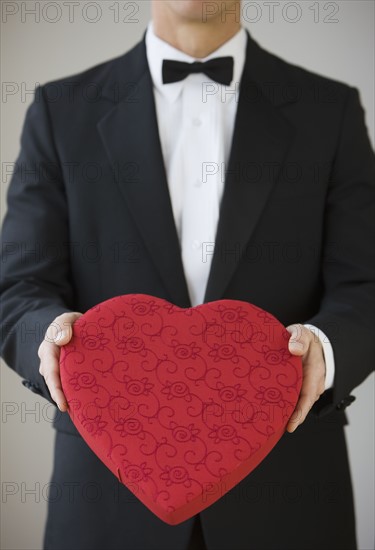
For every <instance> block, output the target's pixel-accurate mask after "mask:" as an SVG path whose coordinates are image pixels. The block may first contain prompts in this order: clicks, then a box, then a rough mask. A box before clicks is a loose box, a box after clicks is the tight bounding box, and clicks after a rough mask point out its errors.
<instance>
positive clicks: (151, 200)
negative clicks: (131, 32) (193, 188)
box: [98, 40, 190, 307]
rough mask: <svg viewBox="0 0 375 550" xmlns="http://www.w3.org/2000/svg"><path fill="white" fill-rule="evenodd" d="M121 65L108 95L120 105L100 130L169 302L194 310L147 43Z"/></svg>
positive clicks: (111, 111)
mask: <svg viewBox="0 0 375 550" xmlns="http://www.w3.org/2000/svg"><path fill="white" fill-rule="evenodd" d="M117 63H118V65H117V66H116V67H115V71H116V70H117V71H118V72H117V78H116V77H114V75H112V76H113V78H112V81H111V82H109V83H108V84H107V86H106V88H105V89H104V91H103V93H104V95H107V96H108V97H112V99H113V98H114V97H115V96H117V98H116V99H118V101H117V103H116V105H115V106H114V107H112V108H111V110H110V111H109V112H107V114H106V115H105V116H104V117H103V118H102V119H101V120H100V121H99V123H98V130H99V133H100V135H101V137H102V140H103V143H104V146H105V149H106V151H107V154H108V157H109V159H110V161H111V164H112V167H113V170H114V173H115V174H116V179H117V181H118V184H119V186H120V189H121V192H122V194H123V196H124V198H125V200H126V202H127V205H128V207H129V210H130V212H131V213H132V215H133V216H134V221H135V223H136V224H137V227H138V230H139V232H140V234H141V236H142V239H143V241H144V243H145V246H146V248H147V249H148V252H149V254H150V255H151V257H152V259H153V261H154V264H155V266H156V268H157V270H158V272H159V275H160V277H161V279H162V280H163V282H164V285H165V287H166V289H167V291H168V294H169V295H170V298H169V299H170V301H171V302H172V303H174V304H176V305H179V306H180V307H189V306H190V299H189V294H188V288H187V284H186V280H185V275H184V270H183V264H182V258H181V250H180V244H179V240H178V235H177V231H176V226H175V222H174V217H173V210H172V205H171V201H170V195H169V189H168V183H167V178H166V173H165V168H164V162H163V156H162V150H161V144H160V139H159V132H158V126H157V118H156V110H155V104H154V96H153V86H152V80H151V76H150V73H149V70H148V65H147V58H146V50H145V43H144V40H143V41H142V42H140V43H139V44H138V45H137V46H136V47H135V48H133V50H131V51H130V52H129V53H128V54H126V55H125V56H123V58H120V59H119V60H117ZM115 74H116V73H115ZM125 75H126V81H125V80H124V79H125ZM114 80H115V81H114Z"/></svg>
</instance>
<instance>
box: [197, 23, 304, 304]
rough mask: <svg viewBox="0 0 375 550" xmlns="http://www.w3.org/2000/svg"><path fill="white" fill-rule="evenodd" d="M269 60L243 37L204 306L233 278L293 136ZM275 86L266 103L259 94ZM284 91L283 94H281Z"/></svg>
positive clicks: (221, 293) (274, 68)
mask: <svg viewBox="0 0 375 550" xmlns="http://www.w3.org/2000/svg"><path fill="white" fill-rule="evenodd" d="M271 59H275V58H273V57H272V56H270V55H269V54H268V53H267V52H265V51H264V50H262V49H261V48H260V47H259V46H258V45H257V43H256V42H254V41H253V40H252V38H250V36H249V34H248V45H247V52H246V61H245V66H244V70H243V74H242V78H241V86H240V93H239V99H238V106H237V113H236V120H235V126H234V134H233V140H232V147H231V153H230V157H229V162H228V167H227V168H228V170H227V173H226V178H225V187H224V192H223V197H222V201H221V206H220V216H219V222H218V227H217V233H216V239H215V249H214V254H213V257H212V263H211V270H210V274H209V279H208V283H207V287H206V293H205V298H204V301H205V302H210V301H213V300H218V299H220V298H222V297H223V296H224V293H225V289H226V287H227V285H228V284H229V282H230V279H231V277H232V276H233V274H234V272H235V270H236V268H237V266H238V263H239V261H240V257H241V253H242V252H244V249H245V247H246V245H247V243H248V241H249V239H250V237H251V235H252V233H253V231H254V229H255V226H256V224H257V222H258V220H259V218H260V216H261V214H262V211H263V209H264V207H265V205H266V202H267V200H268V199H269V197H270V194H271V191H272V188H273V187H274V185H275V182H276V181H277V177H278V175H279V172H280V168H281V165H282V162H283V159H284V157H285V154H286V151H287V149H288V146H289V144H290V141H291V136H292V134H293V132H292V129H291V128H290V126H289V123H288V122H286V120H285V119H284V118H283V117H282V115H281V114H280V112H279V110H278V108H277V107H278V105H280V103H282V102H284V101H285V100H284V98H283V95H282V93H280V92H282V91H283V82H284V80H285V75H282V74H280V73H279V72H278V71H280V69H279V68H278V66H277V65H275V66H268V65H270V60H271ZM275 82H276V83H277V84H278V87H276V88H274V89H273V91H274V92H275V91H276V92H277V93H274V94H273V96H272V100H271V99H269V98H267V95H266V93H265V91H264V90H265V89H267V86H269V84H270V83H275ZM284 92H285V89H284Z"/></svg>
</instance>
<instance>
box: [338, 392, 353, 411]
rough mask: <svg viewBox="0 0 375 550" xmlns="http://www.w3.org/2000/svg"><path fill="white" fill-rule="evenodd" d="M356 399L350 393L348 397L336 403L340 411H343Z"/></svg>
mask: <svg viewBox="0 0 375 550" xmlns="http://www.w3.org/2000/svg"><path fill="white" fill-rule="evenodd" d="M355 399H356V398H355V396H354V395H348V396H347V397H344V399H342V400H341V401H340V403H338V404H337V405H336V409H337V410H338V411H343V410H344V409H346V407H348V406H349V405H350V404H351V403H353V401H355Z"/></svg>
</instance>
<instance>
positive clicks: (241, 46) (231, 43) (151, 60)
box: [145, 21, 247, 101]
mask: <svg viewBox="0 0 375 550" xmlns="http://www.w3.org/2000/svg"><path fill="white" fill-rule="evenodd" d="M145 40H146V53H147V61H148V66H149V68H150V73H151V78H152V81H153V84H154V86H155V88H156V89H157V90H158V91H159V92H160V93H161V94H162V95H163V96H165V97H166V98H167V99H168V100H169V101H175V100H176V99H177V97H178V96H179V95H180V93H181V91H182V88H183V86H184V84H185V82H186V79H185V80H181V81H179V82H173V83H171V84H163V81H162V64H163V59H175V60H176V61H185V62H187V63H191V62H193V61H202V62H204V61H207V60H208V59H211V58H212V57H224V56H228V55H230V56H232V57H233V59H234V67H233V80H232V82H231V84H230V85H229V87H233V86H234V85H235V83H237V82H240V80H241V75H242V71H243V67H244V63H245V56H246V42H247V35H246V31H245V29H244V28H243V27H241V29H240V30H239V31H238V32H237V33H236V34H235V35H234V36H232V38H230V39H229V40H227V42H225V43H224V44H222V45H221V46H220V47H219V48H218V49H217V50H215V51H214V52H211V53H210V54H209V55H208V56H207V57H204V58H199V59H198V58H195V57H191V56H190V55H188V54H186V53H184V52H182V51H181V50H178V49H177V48H174V47H173V46H171V45H170V44H168V43H167V42H165V41H164V40H162V39H161V38H159V37H158V36H156V34H155V31H154V26H153V22H152V21H150V23H149V24H148V26H147V30H146V37H145ZM202 77H203V78H205V79H207V78H208V77H207V76H206V75H203V74H202Z"/></svg>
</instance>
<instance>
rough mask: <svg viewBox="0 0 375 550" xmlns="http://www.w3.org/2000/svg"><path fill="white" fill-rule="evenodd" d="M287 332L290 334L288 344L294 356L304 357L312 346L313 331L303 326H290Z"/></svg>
mask: <svg viewBox="0 0 375 550" xmlns="http://www.w3.org/2000/svg"><path fill="white" fill-rule="evenodd" d="M286 330H287V331H288V332H289V333H290V339H289V343H288V348H289V351H290V353H291V354H292V355H304V354H305V353H306V352H307V351H308V349H309V346H310V342H311V331H309V330H308V329H307V328H306V327H304V326H303V325H301V324H295V325H289V327H286Z"/></svg>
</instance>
